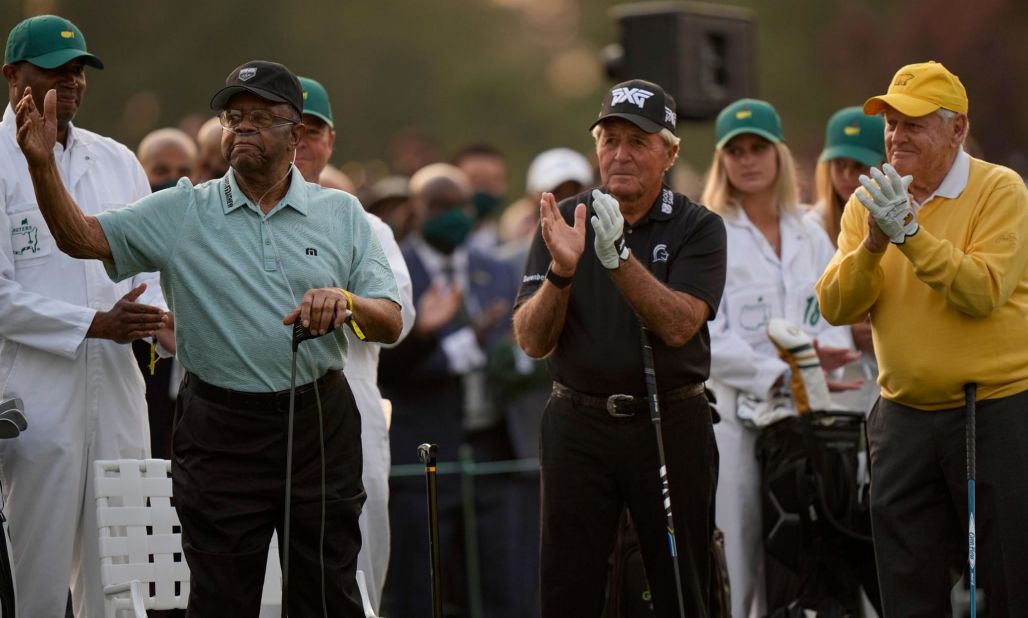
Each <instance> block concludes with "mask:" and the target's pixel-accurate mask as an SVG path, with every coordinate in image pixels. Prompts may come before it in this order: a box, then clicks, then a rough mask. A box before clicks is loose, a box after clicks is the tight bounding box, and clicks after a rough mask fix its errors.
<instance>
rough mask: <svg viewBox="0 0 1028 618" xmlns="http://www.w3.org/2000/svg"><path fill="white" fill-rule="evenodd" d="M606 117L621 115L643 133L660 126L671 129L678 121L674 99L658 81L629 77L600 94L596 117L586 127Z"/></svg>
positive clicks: (652, 131)
mask: <svg viewBox="0 0 1028 618" xmlns="http://www.w3.org/2000/svg"><path fill="white" fill-rule="evenodd" d="M606 118H623V119H625V120H627V121H629V122H631V123H632V124H634V125H635V126H637V127H639V128H640V129H642V130H643V131H646V132H647V133H660V130H661V129H667V130H669V131H671V132H672V133H673V132H674V131H675V125H676V124H677V123H678V115H677V113H676V112H675V100H674V99H673V98H672V97H671V95H669V94H668V93H666V92H664V89H663V88H661V87H660V86H659V85H657V84H655V83H653V82H648V81H646V80H644V79H631V80H628V81H627V82H621V83H620V84H616V85H615V86H614V87H613V88H611V89H610V90H609V91H608V92H607V96H605V97H603V106H602V107H600V116H599V118H597V119H596V122H594V123H592V126H590V127H589V129H590V130H592V128H593V127H595V126H596V125H598V124H600V121H602V120H604V119H606Z"/></svg>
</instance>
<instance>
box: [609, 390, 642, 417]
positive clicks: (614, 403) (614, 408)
mask: <svg viewBox="0 0 1028 618" xmlns="http://www.w3.org/2000/svg"><path fill="white" fill-rule="evenodd" d="M634 400H635V397H632V396H631V395H621V394H618V395H611V396H610V397H607V414H609V415H611V416H613V417H614V418H631V417H633V416H635V413H629V414H625V413H624V412H618V403H621V402H624V403H628V402H630V401H634Z"/></svg>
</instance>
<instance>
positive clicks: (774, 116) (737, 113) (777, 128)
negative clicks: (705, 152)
mask: <svg viewBox="0 0 1028 618" xmlns="http://www.w3.org/2000/svg"><path fill="white" fill-rule="evenodd" d="M714 130H715V133H716V136H717V147H718V148H724V146H725V144H727V143H728V140H730V139H732V138H733V137H735V136H736V135H742V134H743V133H753V134H755V135H759V136H761V137H763V138H764V139H766V140H768V141H769V142H772V143H776V144H777V143H778V142H784V141H785V135H783V134H782V119H781V118H779V117H778V112H776V111H775V108H773V107H771V104H770V103H768V102H767V101H761V100H759V99H739V100H738V101H736V102H735V103H732V104H731V105H729V106H728V107H726V108H724V109H723V110H721V113H720V114H718V115H717V122H716V123H715V125H714Z"/></svg>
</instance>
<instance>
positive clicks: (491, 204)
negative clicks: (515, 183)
mask: <svg viewBox="0 0 1028 618" xmlns="http://www.w3.org/2000/svg"><path fill="white" fill-rule="evenodd" d="M502 201H503V198H502V197H499V196H496V195H492V194H490V193H485V192H483V191H476V192H475V194H474V195H472V196H471V203H473V204H474V205H475V214H476V215H477V216H478V218H479V219H484V218H486V217H488V216H489V213H491V212H493V211H494V210H496V208H497V207H498V206H499V205H500V203H501V202H502Z"/></svg>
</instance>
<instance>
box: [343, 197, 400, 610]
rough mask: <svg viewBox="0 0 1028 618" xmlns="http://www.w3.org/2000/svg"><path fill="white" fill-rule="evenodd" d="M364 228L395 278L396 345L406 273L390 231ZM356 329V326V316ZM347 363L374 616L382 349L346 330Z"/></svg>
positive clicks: (382, 463) (385, 540) (382, 547)
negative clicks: (357, 427)
mask: <svg viewBox="0 0 1028 618" xmlns="http://www.w3.org/2000/svg"><path fill="white" fill-rule="evenodd" d="M368 223H370V224H371V229H372V230H374V232H375V235H376V236H378V242H379V244H381V245H382V250H383V251H384V252H385V255H386V259H388V260H389V267H390V268H391V269H392V271H393V276H394V277H396V288H397V290H399V292H400V304H401V307H400V310H401V314H402V317H403V330H402V331H400V338H399V339H398V340H397V341H396V342H395V343H393V344H391V345H396V344H398V343H399V342H400V341H403V338H404V337H406V336H407V333H409V332H410V329H411V328H412V327H413V326H414V300H413V297H412V295H413V289H412V286H411V280H410V272H409V271H408V270H407V263H406V262H405V261H404V259H403V253H402V252H401V251H400V247H399V245H397V244H396V238H395V237H394V236H393V230H392V229H391V228H390V227H389V226H388V225H387V224H386V223H385V222H383V221H382V220H381V219H379V218H378V217H376V216H375V215H373V214H371V213H368ZM357 318H358V322H357V323H358V325H359V324H360V316H357ZM346 340H347V359H346V369H345V370H344V373H345V374H346V381H347V382H349V384H350V390H352V391H353V398H354V400H355V401H356V402H357V409H358V410H359V411H360V415H361V448H362V449H363V452H364V474H363V481H364V491H365V493H367V495H368V496H367V499H366V500H365V502H364V508H363V509H362V510H361V515H360V519H359V523H360V528H361V550H360V553H359V554H357V568H358V569H360V570H361V571H364V576H365V577H366V578H367V582H368V597H369V598H370V600H371V605H372V607H374V608H375V613H378V609H379V604H380V603H381V601H382V589H383V588H384V587H385V579H386V570H387V568H388V566H389V466H390V463H391V459H390V454H389V425H388V424H387V422H386V417H385V414H384V413H383V410H382V393H381V392H380V391H379V390H378V356H379V353H380V351H381V349H382V344H379V343H369V342H365V341H361V340H359V339H358V338H357V337H356V336H355V335H354V334H353V331H351V330H350V329H349V328H346Z"/></svg>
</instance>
